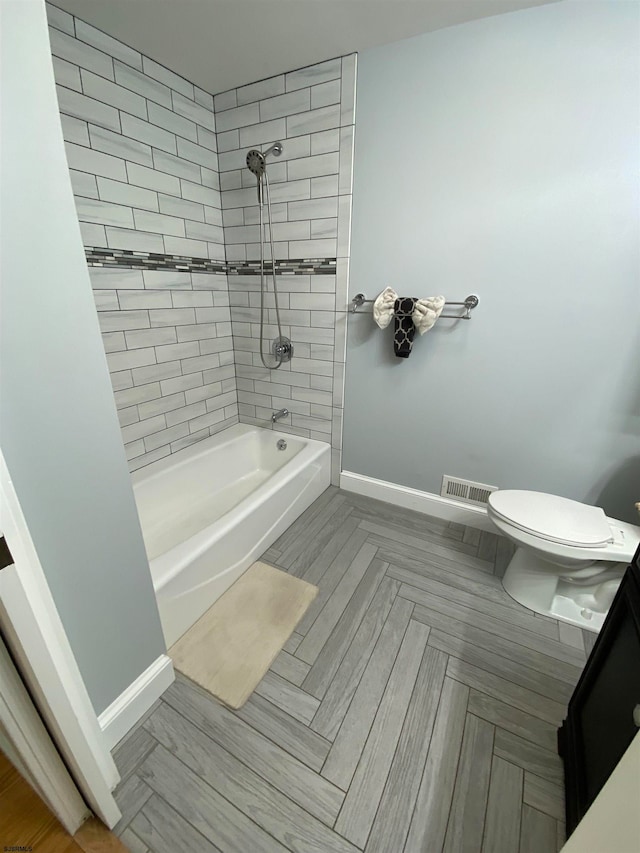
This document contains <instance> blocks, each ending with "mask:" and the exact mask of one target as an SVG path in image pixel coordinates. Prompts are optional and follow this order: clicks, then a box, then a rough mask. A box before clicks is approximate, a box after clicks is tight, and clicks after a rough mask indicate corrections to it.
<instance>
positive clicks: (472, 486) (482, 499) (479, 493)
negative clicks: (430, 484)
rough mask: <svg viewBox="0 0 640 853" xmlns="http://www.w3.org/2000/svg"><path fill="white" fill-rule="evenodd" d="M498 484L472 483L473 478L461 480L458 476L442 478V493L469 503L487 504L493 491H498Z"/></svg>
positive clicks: (444, 496) (444, 495) (447, 496)
mask: <svg viewBox="0 0 640 853" xmlns="http://www.w3.org/2000/svg"><path fill="white" fill-rule="evenodd" d="M497 489H498V487H497V486H487V485H486V483H472V482H471V480H459V479H457V478H456V477H448V476H447V475H446V474H445V475H444V476H443V478H442V487H441V488H440V495H441V496H442V497H443V498H453V499H454V500H456V501H464V502H465V503H469V504H481V505H483V506H484V505H485V504H486V503H487V501H488V500H489V495H490V494H491V492H495V491H497Z"/></svg>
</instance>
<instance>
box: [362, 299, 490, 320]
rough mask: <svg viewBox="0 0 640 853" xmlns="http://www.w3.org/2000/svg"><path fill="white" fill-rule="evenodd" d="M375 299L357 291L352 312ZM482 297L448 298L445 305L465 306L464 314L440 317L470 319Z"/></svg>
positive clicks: (441, 317)
mask: <svg viewBox="0 0 640 853" xmlns="http://www.w3.org/2000/svg"><path fill="white" fill-rule="evenodd" d="M374 302H375V299H367V298H366V297H365V295H364V293H356V295H355V296H354V297H353V299H352V300H351V313H352V314H356V313H357V311H358V308H360V307H361V306H362V305H365V304H367V303H371V304H373V303H374ZM479 302H480V299H479V298H478V297H477V296H476V294H475V293H472V294H470V295H469V296H467V298H466V299H465V300H464V302H449V300H447V301H446V302H445V305H459V306H460V307H461V308H464V314H441V315H440V318H439V319H445V320H470V319H471V312H472V310H473V309H474V308H476V307H477V305H478V303H479Z"/></svg>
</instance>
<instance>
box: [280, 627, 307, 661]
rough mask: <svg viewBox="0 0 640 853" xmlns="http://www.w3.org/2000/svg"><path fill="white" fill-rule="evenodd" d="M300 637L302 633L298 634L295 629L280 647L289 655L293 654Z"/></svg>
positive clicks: (300, 640)
mask: <svg viewBox="0 0 640 853" xmlns="http://www.w3.org/2000/svg"><path fill="white" fill-rule="evenodd" d="M302 639H303V638H302V634H299V633H298V632H297V631H294V632H293V634H292V635H291V636H290V637H289V639H288V640H287V642H286V643H285V644H284V646H283V647H282V648H283V649H284V651H285V652H288V653H289V654H290V655H294V654H295V653H296V649H297V648H298V646H299V645H300V643H301V642H302Z"/></svg>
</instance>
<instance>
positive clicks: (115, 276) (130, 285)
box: [89, 267, 148, 325]
mask: <svg viewBox="0 0 640 853" xmlns="http://www.w3.org/2000/svg"><path fill="white" fill-rule="evenodd" d="M89 278H90V279H91V287H93V289H94V290H125V289H126V290H136V289H139V288H141V287H142V286H143V283H142V271H141V270H125V269H110V268H109V267H89ZM147 325H148V324H147Z"/></svg>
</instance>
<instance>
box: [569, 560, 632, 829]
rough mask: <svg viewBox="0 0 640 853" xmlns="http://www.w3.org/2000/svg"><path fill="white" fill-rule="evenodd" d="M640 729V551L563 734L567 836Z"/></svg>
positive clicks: (574, 698) (578, 688)
mask: <svg viewBox="0 0 640 853" xmlns="http://www.w3.org/2000/svg"><path fill="white" fill-rule="evenodd" d="M638 726H640V548H638V551H637V552H636V555H635V557H634V559H633V562H632V564H631V565H630V566H629V568H628V569H627V571H626V573H625V575H624V578H623V579H622V582H621V584H620V588H619V589H618V592H617V594H616V597H615V599H614V601H613V604H612V605H611V609H610V610H609V613H608V615H607V618H606V620H605V623H604V625H603V626H602V629H601V631H600V634H599V636H598V639H597V641H596V644H595V646H594V647H593V649H592V651H591V654H590V656H589V660H588V661H587V664H586V666H585V668H584V671H583V673H582V676H581V677H580V681H579V682H578V684H577V686H576V689H575V691H574V693H573V696H572V697H571V701H570V702H569V708H568V712H567V718H566V720H565V721H564V723H563V725H562V727H561V728H560V730H559V731H558V746H559V751H560V755H561V756H562V759H563V761H564V770H565V792H566V812H567V835H569V834H570V833H571V832H572V831H573V830H574V829H575V827H576V825H577V824H578V822H579V821H580V819H581V818H582V816H583V815H584V813H585V812H586V811H587V809H588V808H589V806H590V805H591V803H592V802H593V801H594V799H595V798H596V796H597V795H598V793H599V791H600V789H601V788H602V786H603V785H604V783H605V782H606V781H607V779H608V778H609V776H610V775H611V773H612V771H613V769H614V767H615V766H616V764H617V763H618V761H619V760H620V759H621V758H622V755H623V754H624V752H625V751H626V749H627V747H628V746H629V744H630V743H631V741H632V740H633V738H634V736H635V735H636V733H637V732H638Z"/></svg>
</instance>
